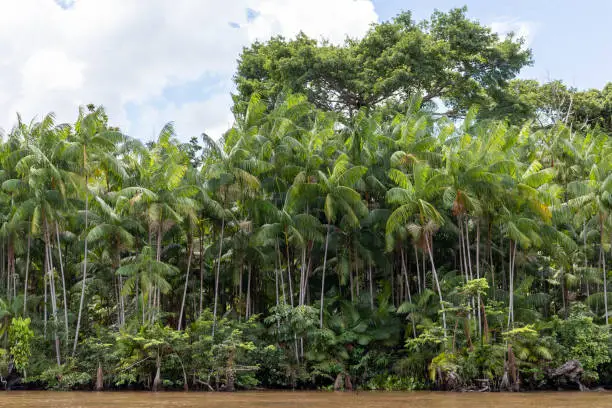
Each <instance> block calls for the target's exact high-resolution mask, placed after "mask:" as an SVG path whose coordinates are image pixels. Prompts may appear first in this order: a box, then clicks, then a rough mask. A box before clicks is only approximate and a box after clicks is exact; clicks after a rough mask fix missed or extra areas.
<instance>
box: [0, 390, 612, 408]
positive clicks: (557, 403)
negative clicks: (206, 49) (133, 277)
mask: <svg viewBox="0 0 612 408" xmlns="http://www.w3.org/2000/svg"><path fill="white" fill-rule="evenodd" d="M611 406H612V395H611V394H609V393H607V392H601V393H597V392H595V393H578V392H563V393H561V392H550V393H549V392H541V393H530V394H505V393H482V394H481V393H463V394H460V393H435V392H414V393H399V392H398V393H395V392H388V393H381V392H360V393H331V392H240V393H234V394H224V393H197V392H191V393H178V392H161V393H147V392H103V393H94V392H45V391H26V392H21V391H10V392H6V393H3V394H0V407H11V408H25V407H28V408H29V407H36V408H47V407H48V408H51V407H53V408H79V407H83V408H103V407H104V408H107V407H111V408H128V407H129V408H132V407H134V408H156V407H177V408H191V407H206V408H246V407H249V408H259V407H274V408H281V407H289V408H349V407H350V408H354V407H356V408H403V407H406V408H408V407H410V408H437V407H440V408H489V407H503V408H507V407H521V408H530V407H534V408H547V407H551V408H552V407H555V408H558V407H571V408H595V407H611Z"/></svg>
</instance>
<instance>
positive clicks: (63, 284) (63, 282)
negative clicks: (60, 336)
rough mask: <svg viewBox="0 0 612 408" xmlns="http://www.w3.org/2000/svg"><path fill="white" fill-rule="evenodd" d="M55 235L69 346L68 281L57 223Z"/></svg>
mask: <svg viewBox="0 0 612 408" xmlns="http://www.w3.org/2000/svg"><path fill="white" fill-rule="evenodd" d="M55 235H56V239H57V253H58V256H59V264H60V273H61V276H62V294H63V297H64V323H65V328H66V344H68V341H69V334H70V332H69V331H68V302H67V301H66V280H65V279H64V262H63V260H62V245H61V243H60V235H59V226H58V224H57V222H56V223H55Z"/></svg>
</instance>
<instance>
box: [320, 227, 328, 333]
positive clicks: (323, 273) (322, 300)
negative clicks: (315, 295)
mask: <svg viewBox="0 0 612 408" xmlns="http://www.w3.org/2000/svg"><path fill="white" fill-rule="evenodd" d="M329 229H330V224H327V234H325V252H324V253H323V271H322V272H321V308H320V310H319V327H320V328H321V329H322V328H323V302H324V301H325V267H326V266H327V247H328V245H329Z"/></svg>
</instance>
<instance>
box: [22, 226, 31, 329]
mask: <svg viewBox="0 0 612 408" xmlns="http://www.w3.org/2000/svg"><path fill="white" fill-rule="evenodd" d="M31 246H32V236H31V235H30V231H29V226H28V249H27V255H26V267H25V280H24V282H23V316H24V317H25V316H26V315H27V306H28V279H29V276H28V274H29V272H30V247H31Z"/></svg>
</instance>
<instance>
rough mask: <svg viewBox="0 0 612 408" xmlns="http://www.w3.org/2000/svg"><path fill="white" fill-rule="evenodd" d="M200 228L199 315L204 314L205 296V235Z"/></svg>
mask: <svg viewBox="0 0 612 408" xmlns="http://www.w3.org/2000/svg"><path fill="white" fill-rule="evenodd" d="M199 230H200V304H199V306H200V307H199V313H198V316H202V304H203V302H202V301H203V298H204V237H203V236H202V235H203V233H202V228H201V227H200V228H199Z"/></svg>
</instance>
